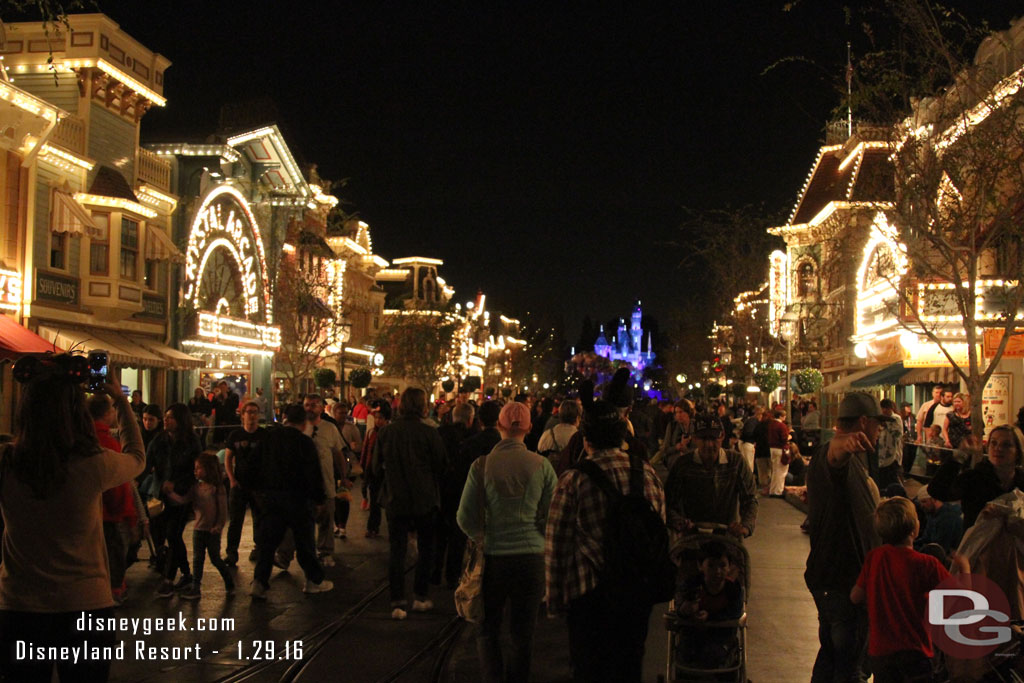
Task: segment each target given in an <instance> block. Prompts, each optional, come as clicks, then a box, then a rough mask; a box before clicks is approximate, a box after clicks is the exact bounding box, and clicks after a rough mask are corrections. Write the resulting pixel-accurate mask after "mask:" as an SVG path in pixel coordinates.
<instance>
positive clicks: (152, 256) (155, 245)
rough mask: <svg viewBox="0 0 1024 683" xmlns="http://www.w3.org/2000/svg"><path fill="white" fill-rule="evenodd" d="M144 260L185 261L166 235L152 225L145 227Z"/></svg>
mask: <svg viewBox="0 0 1024 683" xmlns="http://www.w3.org/2000/svg"><path fill="white" fill-rule="evenodd" d="M146 258H147V259H148V260H150V261H174V262H181V261H184V260H185V257H184V256H183V255H182V253H181V251H180V250H179V249H178V247H177V246H176V245H175V244H174V242H173V241H172V240H171V238H170V237H169V236H168V235H167V233H166V232H164V231H163V230H161V229H160V228H158V227H156V226H155V225H152V224H147V225H146Z"/></svg>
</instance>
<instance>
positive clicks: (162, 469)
mask: <svg viewBox="0 0 1024 683" xmlns="http://www.w3.org/2000/svg"><path fill="white" fill-rule="evenodd" d="M202 450H203V448H202V446H201V445H200V443H199V437H198V436H196V433H195V430H194V429H192V414H191V413H190V412H189V409H188V406H186V405H185V404H184V403H174V404H172V405H171V406H169V407H168V408H167V412H165V413H164V431H163V433H162V434H160V435H159V436H157V437H156V438H155V439H153V441H152V442H151V443H150V444H149V449H148V450H147V453H146V460H147V462H149V463H150V464H151V465H152V466H153V467H154V469H155V473H156V476H157V479H158V481H159V482H160V498H161V500H163V501H164V512H163V515H161V516H162V517H164V520H163V524H164V532H165V533H166V535H167V545H168V546H169V548H170V549H169V552H168V553H167V561H166V562H165V564H164V581H163V583H161V584H160V587H159V588H158V589H157V592H156V594H157V597H161V598H169V597H171V596H172V595H174V589H175V588H176V587H177V588H186V587H189V586H191V585H192V573H191V572H190V571H189V566H188V551H187V550H186V549H185V541H184V539H183V538H182V534H183V533H184V532H185V525H186V524H187V523H188V510H189V507H188V504H182V503H179V502H177V501H175V500H174V499H173V498H171V496H170V495H168V494H169V492H171V491H173V492H174V493H176V494H178V495H179V496H184V495H185V494H186V493H188V491H189V490H190V489H191V488H192V486H193V484H195V482H196V479H195V475H194V473H193V470H194V463H195V460H196V458H197V457H199V454H200V453H201V452H202ZM179 569H180V570H181V581H179V583H178V585H177V586H175V584H174V577H175V575H176V574H177V573H178V570H179Z"/></svg>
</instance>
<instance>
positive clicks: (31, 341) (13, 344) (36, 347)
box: [0, 315, 61, 359]
mask: <svg viewBox="0 0 1024 683" xmlns="http://www.w3.org/2000/svg"><path fill="white" fill-rule="evenodd" d="M47 351H53V352H54V353H60V352H61V348H59V347H55V346H54V345H53V343H52V342H49V341H47V340H45V339H43V338H42V337H40V336H39V335H38V334H36V333H35V332H32V331H31V330H29V329H26V328H25V327H24V326H22V325H19V324H18V322H17V321H16V320H14V319H12V318H11V317H9V316H6V315H0V358H11V359H13V358H17V357H18V356H23V355H25V354H26V353H46V352H47Z"/></svg>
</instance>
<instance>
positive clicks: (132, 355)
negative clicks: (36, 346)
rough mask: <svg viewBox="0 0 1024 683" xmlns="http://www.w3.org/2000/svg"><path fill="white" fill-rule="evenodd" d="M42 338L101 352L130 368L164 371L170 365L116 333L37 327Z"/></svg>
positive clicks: (66, 347) (111, 359) (78, 348)
mask: <svg viewBox="0 0 1024 683" xmlns="http://www.w3.org/2000/svg"><path fill="white" fill-rule="evenodd" d="M39 334H40V336H42V337H43V338H44V339H46V340H48V341H50V342H52V343H54V344H56V345H57V346H60V347H62V348H65V349H75V350H81V351H83V352H85V353H88V352H89V351H92V350H94V349H105V350H106V351H107V353H108V354H109V356H110V361H111V362H112V363H115V364H117V365H121V366H124V367H131V368H164V367H167V366H168V365H170V362H169V361H168V360H167V359H166V358H164V357H162V356H158V355H157V354H155V353H153V352H152V351H148V350H146V349H144V348H143V347H141V346H139V345H138V344H135V343H133V342H131V341H130V340H128V339H125V338H124V337H121V336H120V335H118V334H117V333H116V332H108V331H98V330H87V329H82V328H77V327H62V328H60V329H59V330H58V329H54V328H51V327H40V328H39Z"/></svg>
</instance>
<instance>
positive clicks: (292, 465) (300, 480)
mask: <svg viewBox="0 0 1024 683" xmlns="http://www.w3.org/2000/svg"><path fill="white" fill-rule="evenodd" d="M284 418H285V423H284V426H283V427H279V428H276V429H271V430H270V431H269V432H268V433H267V435H266V436H265V437H264V439H263V441H262V442H261V443H260V445H259V447H258V449H257V453H256V455H255V460H256V462H258V468H259V479H258V482H257V484H256V487H255V488H256V491H255V493H256V499H257V501H258V505H259V508H260V512H261V515H260V524H259V528H258V529H257V542H256V546H257V548H258V549H259V559H258V560H257V561H256V569H255V570H254V572H253V581H252V597H253V598H257V599H265V598H266V594H267V591H268V590H269V589H270V584H269V582H270V571H271V568H272V566H273V564H274V551H275V550H276V549H277V546H278V545H279V544H280V543H281V539H282V538H284V535H285V532H286V531H287V530H288V529H291V530H292V535H293V537H294V538H295V555H296V557H297V558H298V560H299V565H300V566H301V567H302V571H304V572H305V573H306V586H305V588H304V589H303V590H304V591H305V592H306V593H323V592H324V591H329V590H331V589H332V588H334V584H333V583H332V582H331V581H328V580H327V579H325V578H324V568H323V567H322V566H321V565H320V561H319V560H317V557H316V547H315V543H314V539H313V520H314V517H315V515H314V510H313V506H314V505H315V506H316V507H317V508H319V507H320V506H322V505H323V504H324V501H325V498H326V495H325V493H324V482H323V476H322V475H321V473H320V461H319V458H318V457H317V452H316V446H315V445H314V444H313V440H312V439H311V438H309V437H308V436H306V435H305V434H303V433H302V430H303V429H305V427H306V411H305V409H303V407H302V405H301V404H297V405H291V406H288V407H287V408H286V409H285V413H284Z"/></svg>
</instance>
